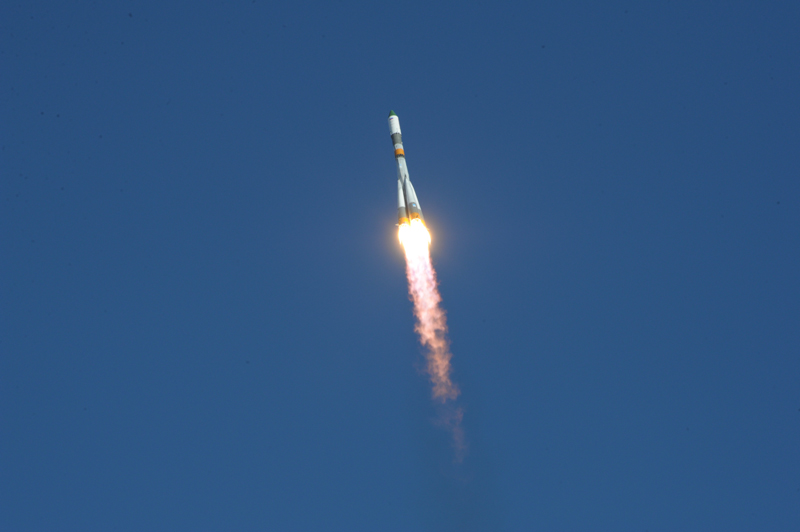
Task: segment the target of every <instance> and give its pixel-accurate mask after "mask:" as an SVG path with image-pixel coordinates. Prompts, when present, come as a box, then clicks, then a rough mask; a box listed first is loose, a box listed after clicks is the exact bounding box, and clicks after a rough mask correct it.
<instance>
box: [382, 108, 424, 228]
mask: <svg viewBox="0 0 800 532" xmlns="http://www.w3.org/2000/svg"><path fill="white" fill-rule="evenodd" d="M389 134H390V135H391V136H392V144H394V158H395V161H397V223H398V224H400V225H403V224H408V223H410V222H411V220H419V221H420V222H422V223H423V224H424V223H425V219H424V218H423V217H422V209H421V208H420V206H419V200H418V199H417V193H416V192H415V191H414V185H412V184H411V179H409V177H408V166H407V165H406V153H405V151H404V150H403V137H402V134H401V133H400V119H399V118H397V115H396V114H394V111H392V112H391V113H389Z"/></svg>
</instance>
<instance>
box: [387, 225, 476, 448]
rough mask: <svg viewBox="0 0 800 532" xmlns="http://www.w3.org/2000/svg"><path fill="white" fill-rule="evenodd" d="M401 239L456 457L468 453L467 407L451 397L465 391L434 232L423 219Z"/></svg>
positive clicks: (428, 362) (419, 326) (420, 331)
mask: <svg viewBox="0 0 800 532" xmlns="http://www.w3.org/2000/svg"><path fill="white" fill-rule="evenodd" d="M399 236H400V242H401V243H402V244H403V248H404V249H405V253H406V275H407V277H408V292H409V295H410V296H411V300H412V301H413V302H414V315H415V316H416V318H417V323H416V326H415V327H414V329H415V330H416V332H417V334H419V339H420V343H422V345H423V346H425V347H426V349H427V352H426V354H425V359H426V369H427V372H428V374H429V375H430V378H431V383H432V384H433V392H432V393H433V398H434V399H435V400H437V401H439V402H441V404H442V407H441V408H440V416H439V421H438V424H439V425H440V426H442V427H444V428H446V429H447V430H448V431H449V432H450V433H451V434H452V436H453V445H454V447H455V449H456V461H458V462H460V461H461V460H462V459H463V457H464V456H465V454H466V441H465V439H464V430H463V428H462V427H461V420H462V418H463V410H462V409H461V408H460V407H456V406H455V405H453V404H452V403H448V401H454V400H455V399H456V398H457V397H458V396H459V394H460V393H461V392H460V390H459V389H458V386H457V385H456V384H455V383H453V381H452V379H451V378H450V374H451V372H452V368H451V367H450V359H451V358H452V356H453V355H452V353H450V342H449V341H448V339H447V319H446V316H445V312H444V309H442V307H441V305H440V303H441V301H442V298H441V296H440V295H439V289H438V288H437V283H436V272H435V271H434V269H433V264H432V263H431V256H430V250H429V247H428V245H429V243H430V234H429V233H428V230H427V229H426V228H425V226H424V225H423V224H422V223H421V222H420V221H419V220H413V221H412V222H411V225H406V224H403V225H402V226H400V233H399Z"/></svg>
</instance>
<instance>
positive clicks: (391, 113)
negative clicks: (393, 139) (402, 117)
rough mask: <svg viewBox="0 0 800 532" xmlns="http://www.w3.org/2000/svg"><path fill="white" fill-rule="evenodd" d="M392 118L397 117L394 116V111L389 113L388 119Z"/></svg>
mask: <svg viewBox="0 0 800 532" xmlns="http://www.w3.org/2000/svg"><path fill="white" fill-rule="evenodd" d="M393 116H397V115H396V114H394V111H389V118H391V117H393Z"/></svg>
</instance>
